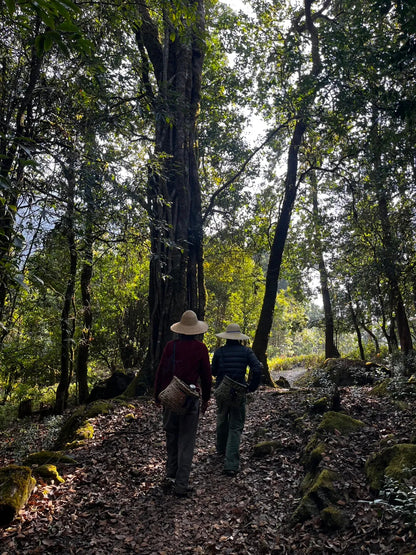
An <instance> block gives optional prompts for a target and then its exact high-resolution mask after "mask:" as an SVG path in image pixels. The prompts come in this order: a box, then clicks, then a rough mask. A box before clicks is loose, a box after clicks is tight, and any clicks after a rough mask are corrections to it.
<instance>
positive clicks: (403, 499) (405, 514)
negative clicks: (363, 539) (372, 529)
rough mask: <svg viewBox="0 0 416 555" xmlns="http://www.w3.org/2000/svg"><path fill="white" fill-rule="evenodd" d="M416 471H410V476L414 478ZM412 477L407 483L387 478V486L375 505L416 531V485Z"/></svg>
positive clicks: (385, 485)
mask: <svg viewBox="0 0 416 555" xmlns="http://www.w3.org/2000/svg"><path fill="white" fill-rule="evenodd" d="M415 472H416V469H415V468H413V469H411V470H409V476H412V475H413V477H414V475H415ZM413 479H414V478H413ZM411 480H412V478H411V477H410V478H409V479H408V480H407V481H405V483H400V482H398V481H397V480H394V479H393V478H390V477H386V479H385V484H384V487H383V489H382V490H380V498H379V499H375V500H374V502H373V503H374V504H375V505H378V506H380V507H383V509H384V510H385V511H388V512H390V513H391V514H392V515H393V516H396V515H397V516H400V517H401V518H403V520H404V521H405V522H406V524H408V525H409V526H410V527H411V528H412V529H413V530H415V531H416V512H415V507H416V485H415V484H414V483H412V482H411Z"/></svg>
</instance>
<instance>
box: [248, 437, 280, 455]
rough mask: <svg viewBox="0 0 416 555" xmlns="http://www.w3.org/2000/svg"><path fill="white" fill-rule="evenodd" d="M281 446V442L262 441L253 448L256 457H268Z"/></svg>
mask: <svg viewBox="0 0 416 555" xmlns="http://www.w3.org/2000/svg"><path fill="white" fill-rule="evenodd" d="M281 446H282V444H281V442H280V441H261V442H260V443H256V445H255V446H254V447H253V453H254V456H255V457H266V456H267V455H271V454H272V453H273V452H274V451H275V450H276V449H278V448H279V447H281Z"/></svg>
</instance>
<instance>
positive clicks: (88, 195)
mask: <svg viewBox="0 0 416 555" xmlns="http://www.w3.org/2000/svg"><path fill="white" fill-rule="evenodd" d="M94 185H95V176H94V175H93V174H92V175H91V174H87V175H86V176H85V188H84V192H85V200H86V204H87V210H86V214H85V236H84V249H83V263H82V270H81V297H82V312H83V329H82V334H81V340H80V342H79V346H78V357H77V381H78V399H79V402H80V403H81V404H82V403H85V402H86V400H87V398H88V357H89V351H90V341H91V335H92V334H91V328H92V310H91V278H92V269H93V244H94V219H95V201H94Z"/></svg>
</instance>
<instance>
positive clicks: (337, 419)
mask: <svg viewBox="0 0 416 555" xmlns="http://www.w3.org/2000/svg"><path fill="white" fill-rule="evenodd" d="M363 426H365V424H364V422H361V420H356V419H355V418H351V416H348V415H347V414H343V413H341V412H334V411H329V412H327V413H325V414H324V416H323V418H322V421H321V423H320V424H319V426H318V428H317V430H318V432H330V433H333V432H335V430H337V431H338V432H340V433H341V434H343V435H348V434H350V433H352V432H355V431H357V430H359V429H360V428H362V427H363Z"/></svg>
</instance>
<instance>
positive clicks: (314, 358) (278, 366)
mask: <svg viewBox="0 0 416 555" xmlns="http://www.w3.org/2000/svg"><path fill="white" fill-rule="evenodd" d="M323 361H324V359H323V357H322V356H319V355H316V354H312V355H298V356H293V357H273V358H271V359H270V360H269V368H270V371H271V372H284V371H286V370H291V369H292V368H294V367H296V366H299V367H304V368H308V369H309V368H313V367H315V366H317V365H319V364H322V363H323Z"/></svg>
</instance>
